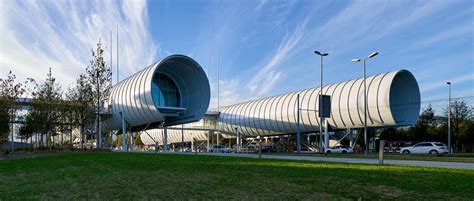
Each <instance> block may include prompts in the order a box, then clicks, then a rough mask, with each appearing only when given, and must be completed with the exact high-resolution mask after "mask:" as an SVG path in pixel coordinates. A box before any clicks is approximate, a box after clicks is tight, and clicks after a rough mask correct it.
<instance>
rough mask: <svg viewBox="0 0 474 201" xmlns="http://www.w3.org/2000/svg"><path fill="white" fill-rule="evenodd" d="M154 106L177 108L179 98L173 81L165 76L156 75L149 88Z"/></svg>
mask: <svg viewBox="0 0 474 201" xmlns="http://www.w3.org/2000/svg"><path fill="white" fill-rule="evenodd" d="M151 90H152V95H153V102H154V103H155V105H156V106H162V107H163V106H164V107H179V106H180V101H181V97H180V94H179V90H178V87H177V86H176V84H175V83H174V81H173V80H172V79H171V78H170V77H168V76H167V75H165V74H162V73H156V74H155V76H154V77H153V84H152V86H151Z"/></svg>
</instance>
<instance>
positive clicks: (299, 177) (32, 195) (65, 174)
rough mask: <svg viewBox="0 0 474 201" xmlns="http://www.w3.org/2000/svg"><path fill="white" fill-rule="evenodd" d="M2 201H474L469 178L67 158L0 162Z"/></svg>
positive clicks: (297, 164)
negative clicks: (359, 199)
mask: <svg viewBox="0 0 474 201" xmlns="http://www.w3.org/2000/svg"><path fill="white" fill-rule="evenodd" d="M0 186H1V188H0V200H12V199H54V200H64V199H221V200H222V199H224V200H227V199H238V200H241V199H277V200H287V199H291V200H294V199H309V200H315V199H319V200H320V199H358V198H363V199H404V200H405V199H417V200H418V199H423V200H432V199H445V198H450V199H456V200H459V199H468V200H472V199H474V190H473V186H474V171H472V170H455V169H441V168H423V167H409V166H387V165H386V166H378V165H362V164H345V163H344V164H343V163H325V162H305V161H288V160H272V159H252V158H238V157H218V156H199V155H198V156H193V155H173V154H144V153H68V154H59V155H52V156H42V157H36V158H21V159H11V160H2V161H0Z"/></svg>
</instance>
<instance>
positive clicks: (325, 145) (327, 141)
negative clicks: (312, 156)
mask: <svg viewBox="0 0 474 201" xmlns="http://www.w3.org/2000/svg"><path fill="white" fill-rule="evenodd" d="M328 147H329V134H328V121H327V120H326V119H325V120H324V150H326V149H327V148H328Z"/></svg>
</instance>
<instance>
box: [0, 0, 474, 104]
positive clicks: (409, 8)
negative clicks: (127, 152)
mask: <svg viewBox="0 0 474 201" xmlns="http://www.w3.org/2000/svg"><path fill="white" fill-rule="evenodd" d="M117 32H118V43H119V49H118V56H119V64H120V69H119V76H120V79H124V78H126V77H128V76H130V75H132V74H133V73H134V72H137V71H138V70H140V69H142V68H144V67H147V66H148V65H150V64H152V63H154V62H155V61H158V60H161V59H163V58H165V57H166V56H168V55H171V54H184V55H188V56H190V57H192V58H193V59H195V60H196V61H197V62H198V63H200V64H201V66H202V67H203V68H204V70H205V71H206V72H207V74H208V76H209V79H210V84H211V91H212V98H211V105H210V108H214V107H216V105H217V82H218V80H217V77H218V76H217V65H219V69H220V73H219V78H220V79H219V86H220V87H219V88H220V90H219V91H220V93H219V94H220V96H219V97H220V105H221V106H225V105H229V104H233V103H238V102H241V101H245V100H252V99H257V98H263V97H267V96H272V95H278V94H282V93H286V92H291V91H295V90H300V89H305V88H310V87H314V86H319V82H320V75H319V73H320V58H319V57H318V56H316V55H315V54H314V53H313V52H314V51H315V50H318V51H321V52H327V53H329V56H327V57H325V59H324V80H323V81H324V83H325V84H330V83H334V82H340V81H345V80H349V79H355V78H359V77H362V76H363V66H362V63H352V62H350V61H351V59H353V58H364V57H367V56H368V55H369V54H370V53H372V52H374V51H377V52H379V55H378V56H376V57H374V58H372V59H371V60H369V61H368V62H367V73H368V75H373V74H378V73H384V72H389V71H395V70H400V69H407V70H409V71H410V72H412V73H413V74H414V76H415V78H416V79H417V81H418V83H419V86H420V91H421V97H422V101H430V100H439V99H446V98H447V85H446V81H451V82H452V95H453V97H472V96H474V1H472V0H450V1H448V0H430V1H426V0H397V1H388V0H386V1H382V0H381V1H375V0H368V1H362V0H361V1H359V0H357V1H348V0H339V1H330V0H318V1H311V0H299V1H292V0H259V1H253V0H245V1H237V0H222V1H219V0H195V1H193V0H175V1H171V0H170V1H165V0H156V1H140V0H129V1H120V0H97V1H94V0H77V1H73V0H69V1H68V0H45V1H39V0H21V1H20V0H18V1H14V0H0V68H1V71H0V77H6V75H7V74H8V72H9V71H13V73H14V74H16V75H17V77H18V81H24V80H26V78H28V77H32V78H34V79H36V80H44V79H45V77H46V73H47V70H48V68H49V67H51V68H52V71H53V76H55V77H57V80H58V81H59V83H60V84H61V85H62V86H63V89H66V88H67V87H69V86H72V85H73V83H74V82H75V79H77V78H78V76H79V74H80V73H84V72H85V68H86V66H87V65H88V64H89V61H90V59H91V49H92V48H94V47H95V44H96V43H97V42H98V40H99V39H101V41H102V43H103V44H104V45H105V46H106V47H107V49H106V51H105V58H106V60H107V62H109V61H110V56H111V52H113V53H112V57H113V62H112V69H113V73H114V75H113V79H114V83H115V82H116V74H117V73H116V57H117V55H116V51H117V44H116V40H117V37H116V34H117ZM111 34H112V35H111ZM111 37H112V40H113V42H112V43H111ZM109 64H110V62H109Z"/></svg>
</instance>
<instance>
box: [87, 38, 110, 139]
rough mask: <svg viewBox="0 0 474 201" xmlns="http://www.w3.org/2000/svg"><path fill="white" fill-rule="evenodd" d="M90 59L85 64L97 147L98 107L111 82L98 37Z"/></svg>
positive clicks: (98, 137)
mask: <svg viewBox="0 0 474 201" xmlns="http://www.w3.org/2000/svg"><path fill="white" fill-rule="evenodd" d="M91 52H92V60H91V61H90V65H89V66H87V68H86V71H87V75H88V83H89V84H90V85H91V90H92V94H91V95H92V100H93V102H92V105H93V106H94V108H95V110H96V111H95V112H96V116H95V119H96V140H97V141H96V143H97V148H100V147H101V143H102V142H101V138H102V136H101V133H100V131H99V123H100V121H101V120H100V115H99V113H100V108H101V105H102V103H103V101H104V100H105V99H106V98H107V97H108V95H109V92H110V88H111V84H112V71H111V70H110V69H109V68H108V67H107V65H106V63H105V60H104V57H103V54H104V49H103V48H102V43H101V41H100V39H99V42H97V48H96V50H95V51H94V50H91Z"/></svg>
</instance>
